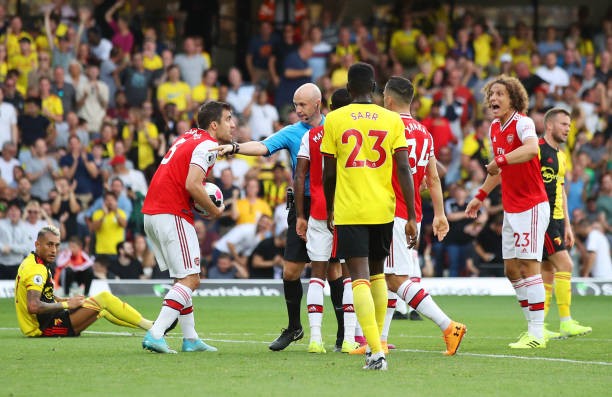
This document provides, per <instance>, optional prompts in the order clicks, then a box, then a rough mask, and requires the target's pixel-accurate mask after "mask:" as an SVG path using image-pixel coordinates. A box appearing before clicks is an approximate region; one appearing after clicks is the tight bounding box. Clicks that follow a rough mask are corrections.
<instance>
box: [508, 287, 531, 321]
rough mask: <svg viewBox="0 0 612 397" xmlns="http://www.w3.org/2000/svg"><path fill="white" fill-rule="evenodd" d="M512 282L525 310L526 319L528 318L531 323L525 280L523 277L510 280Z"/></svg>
mask: <svg viewBox="0 0 612 397" xmlns="http://www.w3.org/2000/svg"><path fill="white" fill-rule="evenodd" d="M510 284H512V287H513V288H514V293H515V294H516V299H517V300H518V303H519V305H520V306H521V310H522V311H523V315H524V316H525V320H527V322H528V323H529V303H528V301H527V289H526V288H525V280H524V279H522V278H519V279H516V280H510Z"/></svg>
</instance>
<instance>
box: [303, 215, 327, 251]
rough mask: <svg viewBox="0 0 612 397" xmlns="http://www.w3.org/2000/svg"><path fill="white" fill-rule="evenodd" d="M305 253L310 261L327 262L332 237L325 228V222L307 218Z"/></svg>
mask: <svg viewBox="0 0 612 397" xmlns="http://www.w3.org/2000/svg"><path fill="white" fill-rule="evenodd" d="M306 240H307V241H306V251H307V252H308V257H309V258H310V260H311V261H315V262H327V261H328V260H329V257H330V256H331V252H332V246H333V244H334V236H333V235H332V233H331V232H330V231H329V229H328V228H327V221H322V220H319V219H314V218H313V217H312V216H311V217H309V218H308V230H307V231H306Z"/></svg>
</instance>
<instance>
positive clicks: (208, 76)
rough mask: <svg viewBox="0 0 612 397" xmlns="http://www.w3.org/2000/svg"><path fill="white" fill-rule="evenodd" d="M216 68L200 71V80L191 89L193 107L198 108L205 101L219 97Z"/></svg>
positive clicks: (215, 99)
mask: <svg viewBox="0 0 612 397" xmlns="http://www.w3.org/2000/svg"><path fill="white" fill-rule="evenodd" d="M218 76H219V73H218V72H217V69H213V68H211V69H207V70H205V71H204V73H202V82H201V83H200V84H198V85H196V86H195V87H193V89H192V90H191V100H192V101H193V108H194V109H196V108H198V107H199V106H200V105H201V104H203V103H204V102H206V101H210V100H213V101H217V100H218V99H219V88H218V87H217V84H218V82H217V78H218Z"/></svg>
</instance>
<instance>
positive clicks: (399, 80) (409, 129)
mask: <svg viewBox="0 0 612 397" xmlns="http://www.w3.org/2000/svg"><path fill="white" fill-rule="evenodd" d="M413 97H414V86H413V85H412V83H411V82H410V80H408V79H405V78H403V77H398V76H394V77H391V78H390V79H389V81H388V82H387V85H386V86H385V91H384V104H385V107H386V108H387V109H389V110H392V111H394V112H397V113H399V114H400V116H401V118H402V121H403V122H404V125H405V129H404V133H405V135H406V143H407V145H408V159H409V161H410V168H411V169H412V178H413V181H414V186H415V189H414V209H415V212H416V221H417V225H418V229H419V231H420V229H421V220H422V219H423V212H422V205H421V194H420V190H419V187H420V186H421V185H422V183H423V181H425V182H426V184H427V188H428V189H429V191H430V192H431V198H432V202H433V207H434V218H433V222H432V227H433V233H434V235H435V236H437V237H438V240H439V241H442V239H443V238H444V237H445V236H446V233H448V229H449V226H448V221H447V219H446V216H445V215H444V202H443V196H442V185H441V183H440V177H439V176H438V170H437V168H436V156H435V155H434V141H433V138H432V136H431V134H430V133H429V131H427V129H426V128H425V126H423V124H421V123H419V122H418V121H416V120H415V119H413V118H412V116H411V115H410V104H411V102H412V99H413ZM392 183H393V190H394V191H395V219H394V221H393V240H392V242H391V253H390V255H389V257H387V260H386V261H385V279H386V280H387V287H388V288H389V292H388V294H389V301H388V302H389V303H388V306H387V315H386V317H385V325H384V328H383V332H382V335H381V339H382V340H383V344H386V340H387V335H388V333H389V327H390V324H391V319H392V318H393V312H394V311H395V304H396V301H397V298H398V295H399V297H400V298H401V299H402V300H403V301H405V302H406V303H407V304H408V305H409V306H410V307H412V308H413V309H415V310H418V311H419V312H420V313H422V314H423V315H424V316H425V317H427V318H429V319H430V320H432V321H433V322H435V323H436V324H437V325H438V326H439V327H440V330H441V331H442V332H443V334H444V341H445V342H446V352H445V354H446V355H451V356H452V355H454V354H455V353H456V351H457V349H458V348H459V344H460V343H461V340H462V339H463V336H464V335H465V333H466V327H465V325H463V324H461V323H458V322H455V321H452V320H451V319H450V318H449V317H448V316H447V315H446V314H445V313H444V312H443V311H442V310H441V309H440V308H439V307H438V305H437V304H436V303H435V302H434V300H433V298H432V297H431V296H430V295H429V294H428V293H427V292H425V290H424V289H423V288H422V287H421V268H420V266H419V260H418V254H417V251H416V250H415V249H408V242H407V240H406V234H405V233H404V227H405V225H406V222H407V219H408V212H407V209H406V203H405V201H404V198H403V196H402V194H401V187H400V185H399V180H398V178H397V175H396V174H395V173H394V174H393V180H392ZM396 293H397V294H396Z"/></svg>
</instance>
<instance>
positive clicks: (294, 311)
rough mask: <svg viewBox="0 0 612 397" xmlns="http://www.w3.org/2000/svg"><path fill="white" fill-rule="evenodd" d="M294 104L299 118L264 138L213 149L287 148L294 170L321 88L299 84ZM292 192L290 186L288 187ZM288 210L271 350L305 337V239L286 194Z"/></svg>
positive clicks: (251, 152)
mask: <svg viewBox="0 0 612 397" xmlns="http://www.w3.org/2000/svg"><path fill="white" fill-rule="evenodd" d="M293 104H294V106H295V111H296V113H297V115H298V117H299V118H300V121H298V122H296V123H294V124H291V125H288V126H285V127H283V128H281V129H280V130H279V131H278V132H276V133H275V134H273V135H271V136H269V137H268V138H266V139H265V140H263V141H250V142H245V143H240V144H238V143H232V144H228V145H220V146H218V147H216V148H213V149H211V150H216V151H218V152H219V154H221V155H226V154H229V155H231V154H236V153H240V154H242V155H246V156H270V155H272V154H274V153H276V152H278V151H279V150H282V149H287V151H288V152H289V154H290V156H291V169H292V171H293V174H295V167H296V164H297V154H298V151H299V150H300V143H301V141H302V137H303V136H304V134H305V133H307V132H308V130H310V129H311V128H314V127H317V126H319V125H322V124H323V122H324V121H325V117H324V116H323V115H322V114H321V91H320V90H319V88H318V87H317V86H316V85H314V84H312V83H306V84H303V85H302V86H300V87H299V88H298V89H297V90H296V91H295V93H294V95H293ZM289 191H290V192H291V190H289ZM304 196H305V197H304V213H305V216H306V217H308V215H309V214H310V176H309V175H307V177H306V183H305V189H304ZM287 204H288V206H289V214H288V215H287V223H288V225H289V228H288V229H287V244H286V246H285V253H284V259H285V261H284V264H283V288H284V293H285V302H286V304H287V315H288V317H289V323H288V325H287V328H283V330H282V332H281V334H280V336H279V337H278V338H276V339H275V340H274V341H273V342H272V343H270V346H269V348H270V350H274V351H279V350H283V349H285V348H286V347H287V346H289V344H290V343H291V342H294V341H297V340H300V339H302V338H303V337H304V330H303V329H302V323H301V321H300V305H301V302H302V295H303V291H302V282H301V280H300V275H301V274H302V271H303V270H304V266H305V265H306V263H308V262H310V259H309V258H308V254H307V252H306V243H305V242H304V240H302V239H301V238H300V237H299V236H298V235H297V234H296V230H295V225H296V219H297V216H296V212H295V206H294V205H293V198H292V197H288V200H287Z"/></svg>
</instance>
